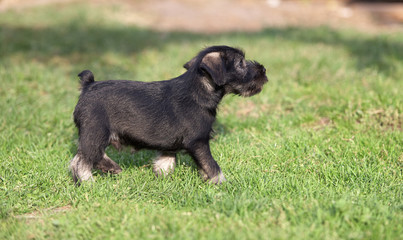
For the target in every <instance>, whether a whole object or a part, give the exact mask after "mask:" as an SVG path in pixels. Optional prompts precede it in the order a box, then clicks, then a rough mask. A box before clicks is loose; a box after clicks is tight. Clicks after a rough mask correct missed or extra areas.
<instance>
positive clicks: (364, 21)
mask: <svg viewBox="0 0 403 240" xmlns="http://www.w3.org/2000/svg"><path fill="white" fill-rule="evenodd" d="M83 2H89V3H91V4H96V5H104V6H109V7H111V8H113V9H114V14H113V16H109V17H113V18H115V20H119V21H121V22H124V23H127V24H134V25H137V26H143V27H147V28H153V29H156V30H164V31H171V30H179V31H191V32H203V33H217V32H223V31H259V30H261V29H263V28H266V27H284V26H318V25H329V26H332V27H349V28H358V29H361V30H364V31H377V30H396V29H401V28H402V23H403V1H399V0H385V1H379V0H378V1H376V0H117V1H106V0H86V1H77V0H30V1H27V0H0V12H4V11H8V10H21V9H24V8H30V7H35V6H43V5H50V4H53V5H57V6H59V7H63V6H65V5H68V4H72V3H83ZM112 2H113V3H112ZM32 20H33V21H35V19H32Z"/></svg>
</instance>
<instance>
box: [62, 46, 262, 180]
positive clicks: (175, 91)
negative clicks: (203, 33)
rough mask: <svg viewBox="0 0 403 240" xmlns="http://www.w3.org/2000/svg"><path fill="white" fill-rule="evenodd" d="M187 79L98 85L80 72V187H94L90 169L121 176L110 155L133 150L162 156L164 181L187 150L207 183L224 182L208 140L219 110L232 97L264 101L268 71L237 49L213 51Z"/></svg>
mask: <svg viewBox="0 0 403 240" xmlns="http://www.w3.org/2000/svg"><path fill="white" fill-rule="evenodd" d="M184 67H185V68H186V69H187V71H186V72H185V73H184V74H182V75H181V76H179V77H177V78H174V79H171V80H167V81H159V82H135V81H122V80H120V81H116V80H115V81H102V82H95V81H94V75H93V74H92V72H90V71H89V70H85V71H83V72H81V73H80V74H79V75H78V76H79V77H80V79H81V87H82V90H81V95H80V98H79V100H78V103H77V106H76V108H75V110H74V122H75V124H76V126H77V128H78V133H79V146H78V151H77V155H76V156H75V157H74V158H73V159H72V160H71V162H70V170H71V172H72V175H73V178H74V181H75V182H77V181H78V180H80V181H85V180H91V179H92V174H91V169H92V168H97V169H100V170H101V171H103V172H110V173H115V174H116V173H120V172H121V171H122V169H121V168H120V167H119V165H118V164H117V163H115V162H114V161H112V160H111V159H110V158H109V157H108V156H107V155H106V154H105V148H106V147H107V146H108V145H110V144H112V145H114V146H118V147H119V146H120V145H130V146H133V147H134V148H135V149H141V148H146V149H154V150H157V151H159V152H160V153H159V155H158V157H157V158H156V159H155V160H154V162H153V171H154V173H155V174H156V175H157V176H160V175H166V174H167V173H169V172H171V171H173V169H174V167H175V154H176V152H178V151H181V150H185V151H186V152H187V153H189V154H190V156H191V157H192V158H193V159H194V161H195V163H196V164H197V166H198V168H199V170H200V172H201V174H202V175H203V178H204V179H205V180H209V181H210V182H212V183H221V182H223V181H225V177H224V175H223V174H222V173H221V169H220V167H219V166H218V164H217V162H216V161H215V160H214V159H213V157H212V155H211V152H210V146H209V140H210V134H211V132H212V125H213V123H214V121H215V118H216V110H217V106H218V104H219V102H220V101H221V99H222V98H223V97H224V95H225V94H229V93H233V94H237V95H241V96H244V97H248V96H252V95H254V94H257V93H259V92H260V91H261V90H262V88H263V85H264V84H265V83H266V82H267V81H268V80H267V77H266V69H265V68H264V67H263V66H262V65H261V64H259V63H257V62H254V61H245V54H244V53H243V52H242V51H241V50H239V49H236V48H231V47H227V46H213V47H209V48H206V49H204V50H203V51H201V52H200V53H199V54H198V55H197V56H196V57H194V58H193V59H192V60H190V61H189V62H188V63H186V64H185V65H184Z"/></svg>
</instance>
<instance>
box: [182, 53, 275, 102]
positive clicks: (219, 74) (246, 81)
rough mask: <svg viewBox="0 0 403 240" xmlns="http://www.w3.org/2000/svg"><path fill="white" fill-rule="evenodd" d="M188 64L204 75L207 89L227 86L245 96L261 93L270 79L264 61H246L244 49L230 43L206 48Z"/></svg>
mask: <svg viewBox="0 0 403 240" xmlns="http://www.w3.org/2000/svg"><path fill="white" fill-rule="evenodd" d="M184 67H185V68H186V69H187V70H188V71H193V72H197V73H199V74H202V75H204V76H205V77H204V78H202V79H201V80H202V81H203V85H205V86H206V88H207V89H209V90H217V89H224V90H225V93H234V94H237V95H241V96H244V97H249V96H252V95H255V94H257V93H259V92H260V91H262V88H263V85H264V84H265V83H266V82H267V81H268V80H267V77H266V69H265V68H264V67H263V66H262V65H261V64H259V63H258V62H255V61H247V60H245V54H244V52H242V51H241V50H239V49H236V48H232V47H227V46H213V47H209V48H206V49H204V50H203V51H201V52H200V53H199V54H198V55H197V56H196V57H194V58H193V59H192V60H190V61H189V62H187V63H186V64H185V65H184Z"/></svg>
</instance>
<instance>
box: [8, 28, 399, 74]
mask: <svg viewBox="0 0 403 240" xmlns="http://www.w3.org/2000/svg"><path fill="white" fill-rule="evenodd" d="M235 36H237V37H239V36H242V33H239V32H233V33H222V34H212V35H210V34H196V33H188V32H157V31H153V30H148V29H140V28H137V27H134V26H132V27H127V26H122V27H119V26H118V27H114V28H112V27H101V26H97V25H93V24H79V23H76V22H74V21H73V22H71V23H70V24H67V25H65V26H60V27H57V28H52V27H50V28H49V27H47V28H27V27H13V26H7V25H0V56H1V58H7V57H10V56H14V55H20V56H21V57H22V58H23V59H26V60H35V61H40V62H43V63H49V61H51V60H52V59H54V58H56V57H58V58H63V59H64V60H66V61H67V63H70V64H72V65H79V64H81V65H88V63H89V62H92V61H95V60H96V59H99V57H100V56H101V55H102V54H104V53H107V52H113V53H119V54H122V55H127V56H135V55H136V54H138V53H140V52H141V51H144V50H147V49H156V50H159V49H163V48H164V47H165V46H167V45H169V44H172V43H174V44H178V45H181V44H186V43H192V42H195V41H198V42H207V41H211V40H214V39H220V40H222V41H223V44H225V39H226V38H228V39H231V38H233V37H235ZM245 38H247V39H248V40H250V41H251V42H253V40H255V39H277V40H278V39H280V40H284V41H293V42H299V43H302V44H318V43H321V44H325V45H331V46H337V47H342V48H344V49H346V50H347V51H348V52H349V53H350V54H351V57H352V58H356V59H357V66H356V67H357V69H359V70H361V69H365V68H375V69H376V70H378V71H379V72H383V73H386V74H393V73H394V72H395V67H396V66H395V65H394V64H391V60H396V59H398V60H399V59H403V51H399V49H403V42H401V41H397V40H395V39H390V38H387V37H385V36H366V35H359V36H357V35H356V34H344V33H341V32H340V31H337V30H332V29H330V28H327V27H319V28H268V29H265V30H263V31H261V32H257V33H247V34H245ZM198 50H199V49H195V52H196V51H198ZM262 54H264V53H262ZM171 57H172V56H171ZM79 70H81V68H80V69H79Z"/></svg>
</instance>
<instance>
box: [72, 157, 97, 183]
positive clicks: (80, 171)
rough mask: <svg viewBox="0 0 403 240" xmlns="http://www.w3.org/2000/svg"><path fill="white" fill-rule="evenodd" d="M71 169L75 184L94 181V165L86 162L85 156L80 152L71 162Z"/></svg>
mask: <svg viewBox="0 0 403 240" xmlns="http://www.w3.org/2000/svg"><path fill="white" fill-rule="evenodd" d="M69 169H70V171H71V174H72V176H73V179H74V182H76V183H77V181H88V180H93V179H92V173H91V169H92V164H90V163H88V161H85V159H84V158H83V155H82V154H81V153H80V152H78V153H77V154H76V155H75V156H74V158H73V159H72V160H71V161H70V166H69Z"/></svg>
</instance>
